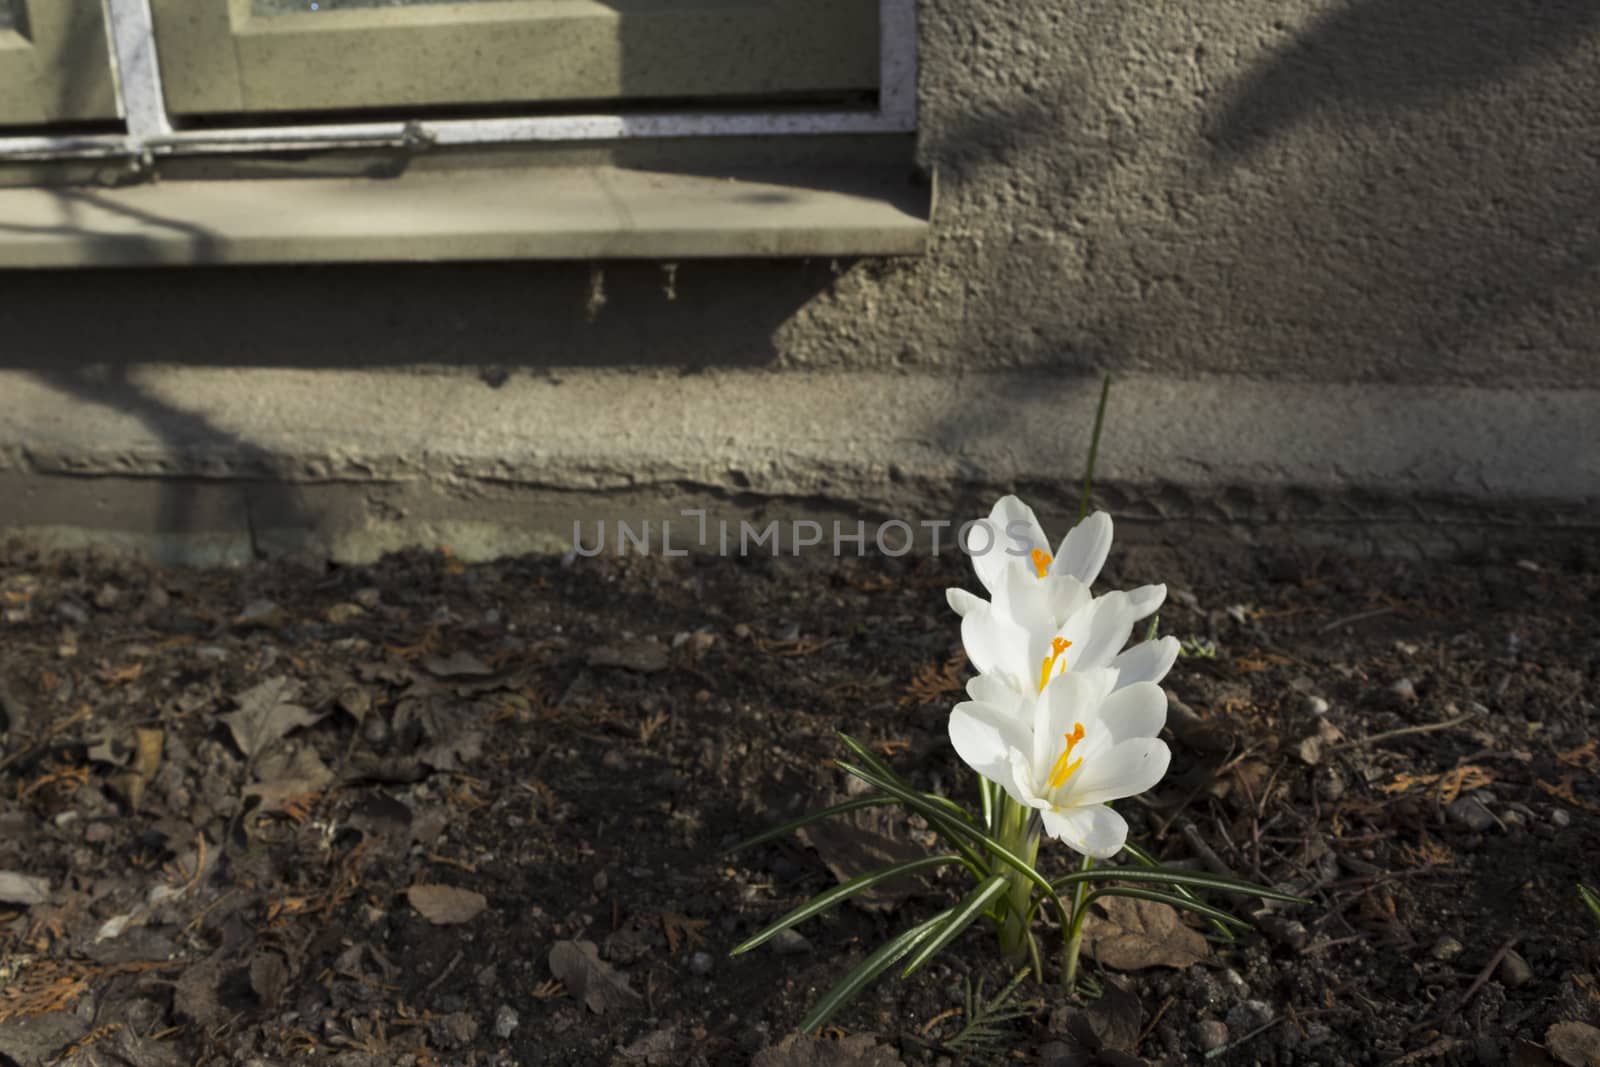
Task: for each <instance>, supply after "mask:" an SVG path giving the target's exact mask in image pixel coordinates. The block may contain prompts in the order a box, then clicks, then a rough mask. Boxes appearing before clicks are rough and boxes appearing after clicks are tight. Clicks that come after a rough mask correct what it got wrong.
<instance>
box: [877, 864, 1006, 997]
mask: <svg viewBox="0 0 1600 1067" xmlns="http://www.w3.org/2000/svg"><path fill="white" fill-rule="evenodd" d="M1005 891H1006V879H1005V877H1004V876H1003V875H998V874H997V875H994V876H993V877H992V878H990V879H989V880H988V881H986V882H983V883H981V884H979V886H978V887H977V888H976V889H974V890H973V891H972V892H970V893H968V894H967V895H966V896H965V897H964V898H962V901H961V903H959V904H957V905H956V907H955V910H954V911H953V912H952V913H951V915H950V918H949V920H948V921H947V922H946V923H945V924H944V925H943V926H942V927H940V928H939V932H938V933H936V934H934V935H933V936H932V937H930V938H928V939H927V940H926V941H924V942H923V943H922V946H921V947H920V948H918V949H917V954H916V955H915V956H913V957H911V962H910V963H908V964H906V969H905V970H903V971H901V972H900V977H901V978H909V977H911V976H912V975H913V974H915V973H916V971H917V969H918V968H920V967H921V966H922V965H923V964H924V963H927V962H928V961H929V960H931V959H933V957H934V956H936V955H938V954H939V952H940V951H941V950H943V949H944V947H945V946H946V945H948V944H950V942H952V941H954V940H955V939H956V938H957V937H960V936H961V932H962V931H963V930H965V929H966V928H967V927H969V926H971V925H972V924H973V923H974V922H976V921H977V920H978V918H979V917H980V916H981V915H983V912H984V909H985V908H987V907H988V906H989V902H990V901H991V900H993V899H994V898H995V897H997V896H999V895H1000V894H1001V893H1004V892H1005Z"/></svg>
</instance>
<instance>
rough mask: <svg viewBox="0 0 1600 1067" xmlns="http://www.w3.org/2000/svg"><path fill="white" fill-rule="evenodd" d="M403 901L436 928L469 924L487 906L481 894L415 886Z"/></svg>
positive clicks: (486, 899)
mask: <svg viewBox="0 0 1600 1067" xmlns="http://www.w3.org/2000/svg"><path fill="white" fill-rule="evenodd" d="M406 900H408V901H410V903H411V906H412V907H413V908H416V909H417V911H418V912H419V913H421V915H422V917H423V918H424V919H427V920H428V921H429V922H430V923H432V924H433V925H435V926H454V925H457V924H459V923H464V922H471V921H472V920H473V919H475V918H477V917H478V914H479V913H480V912H482V911H483V909H484V908H487V907H488V906H489V901H488V898H486V897H485V896H484V895H483V894H482V893H475V892H473V891H472V890H470V889H458V888H456V887H455V886H450V885H427V884H424V885H414V886H412V887H411V888H410V889H407V890H406Z"/></svg>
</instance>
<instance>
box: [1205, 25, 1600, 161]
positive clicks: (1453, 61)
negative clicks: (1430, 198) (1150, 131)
mask: <svg viewBox="0 0 1600 1067" xmlns="http://www.w3.org/2000/svg"><path fill="white" fill-rule="evenodd" d="M1597 25H1600V4H1595V3H1594V2H1593V0H1355V2H1353V3H1345V4H1343V5H1342V6H1340V7H1338V8H1337V9H1336V10H1334V11H1331V12H1329V13H1328V14H1326V15H1324V16H1323V17H1322V18H1320V19H1318V20H1317V21H1316V23H1315V24H1313V25H1312V26H1311V28H1310V29H1309V30H1308V31H1307V32H1305V33H1303V34H1301V35H1299V36H1298V37H1297V38H1295V40H1294V41H1293V42H1292V43H1291V44H1290V45H1289V46H1288V47H1286V48H1284V49H1282V50H1280V51H1279V52H1278V53H1277V54H1276V55H1274V56H1273V57H1272V58H1271V60H1269V61H1268V62H1266V63H1264V64H1262V65H1260V66H1259V67H1258V68H1257V69H1256V70H1255V71H1254V72H1252V73H1251V75H1250V76H1249V77H1248V78H1246V79H1245V80H1244V82H1243V83H1242V84H1240V85H1239V86H1238V87H1236V89H1235V90H1234V91H1233V92H1231V93H1230V94H1229V95H1230V98H1231V99H1230V100H1229V102H1228V104H1227V106H1226V107H1224V108H1223V110H1222V111H1221V113H1220V114H1218V115H1217V116H1216V118H1215V120H1214V122H1213V123H1212V124H1211V126H1210V130H1209V135H1210V137H1211V139H1212V141H1213V143H1214V145H1215V152H1216V154H1217V156H1219V157H1220V158H1221V159H1224V160H1233V161H1237V160H1240V159H1243V158H1245V157H1247V156H1249V155H1251V154H1252V153H1253V152H1255V151H1256V150H1258V149H1259V148H1261V147H1262V146H1263V145H1265V144H1266V143H1268V142H1270V141H1272V140H1273V139H1274V138H1276V137H1277V136H1279V135H1280V134H1282V133H1284V132H1285V131H1287V130H1288V129H1290V128H1291V127H1293V126H1295V125H1297V124H1299V123H1301V122H1303V121H1306V120H1307V119H1309V118H1310V117H1311V116H1314V115H1318V114H1325V113H1337V114H1339V115H1340V116H1342V117H1344V118H1346V119H1348V120H1350V121H1363V120H1365V119H1373V118H1379V119H1381V118H1382V117H1384V116H1387V115H1390V114H1392V113H1393V112H1395V111H1397V110H1428V109H1433V108H1436V107H1438V106H1440V105H1441V104H1444V103H1446V102H1448V101H1449V100H1451V99H1453V98H1454V97H1456V96H1458V95H1460V94H1461V93H1464V92H1471V91H1476V90H1479V89H1481V88H1482V87H1483V86H1485V85H1488V84H1490V83H1493V82H1495V81H1498V80H1500V79H1503V78H1505V77H1507V76H1508V75H1510V74H1511V73H1512V72H1514V71H1516V70H1517V69H1518V68H1520V67H1523V66H1526V65H1528V64H1532V63H1537V62H1539V61H1541V60H1544V59H1547V58H1550V57H1555V56H1560V55H1562V54H1565V53H1569V52H1571V51H1573V50H1575V49H1579V48H1582V47H1584V46H1585V45H1586V44H1587V43H1589V42H1588V41H1587V39H1586V37H1587V34H1589V33H1590V31H1592V30H1593V29H1594V28H1595V27H1596V26H1597Z"/></svg>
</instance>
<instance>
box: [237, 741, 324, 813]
mask: <svg viewBox="0 0 1600 1067" xmlns="http://www.w3.org/2000/svg"><path fill="white" fill-rule="evenodd" d="M256 774H257V776H258V777H259V779H260V780H259V781H257V782H253V783H252V784H250V785H247V786H245V787H244V795H245V796H247V797H260V798H261V806H260V807H259V808H257V809H256V810H257V811H259V812H260V813H261V814H264V815H265V814H273V813H276V812H285V813H287V814H289V815H291V816H295V817H297V818H298V817H300V816H301V815H302V814H303V813H304V812H305V810H306V809H307V807H308V806H309V804H310V803H311V801H312V800H313V799H314V798H315V797H316V795H317V794H318V793H321V792H322V791H323V789H325V788H327V786H328V783H329V782H331V781H333V772H332V771H330V770H328V768H327V766H326V765H325V764H324V763H323V762H322V760H321V759H320V758H319V757H318V756H317V754H316V752H314V751H313V750H311V749H309V748H301V749H297V750H296V751H295V753H294V755H293V756H281V755H278V754H276V753H274V754H273V755H271V756H268V757H267V758H266V759H263V760H262V761H261V765H260V766H259V767H258V768H257V769H256Z"/></svg>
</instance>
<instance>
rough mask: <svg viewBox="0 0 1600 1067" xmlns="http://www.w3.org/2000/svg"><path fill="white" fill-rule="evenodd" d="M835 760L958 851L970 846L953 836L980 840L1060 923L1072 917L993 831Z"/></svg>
mask: <svg viewBox="0 0 1600 1067" xmlns="http://www.w3.org/2000/svg"><path fill="white" fill-rule="evenodd" d="M835 762H837V763H838V765H839V766H840V768H842V769H843V770H845V771H847V772H848V773H850V774H853V775H855V776H856V777H857V778H860V779H861V780H862V781H863V782H866V783H868V784H869V785H875V786H877V787H878V788H879V789H882V790H883V791H884V792H885V793H888V794H889V795H890V796H895V797H899V798H900V799H901V800H903V801H904V802H905V803H906V804H907V805H908V806H910V807H914V808H917V810H918V811H920V812H921V813H922V816H923V818H925V819H927V820H928V821H929V822H930V823H932V824H933V825H934V826H935V827H937V828H938V829H940V830H943V831H944V833H945V836H946V837H947V838H949V839H950V843H951V845H952V846H953V847H955V848H956V849H957V850H958V851H961V852H962V853H963V854H964V855H965V854H966V853H967V852H968V851H970V849H966V848H964V847H963V846H962V844H961V842H959V841H957V840H956V838H957V837H960V836H965V837H967V838H969V839H972V840H975V841H978V842H980V843H981V844H982V845H983V846H984V847H985V848H987V849H988V850H989V852H990V853H991V854H992V855H994V856H995V857H997V858H998V859H1000V860H1002V861H1004V862H1005V863H1007V864H1009V865H1010V866H1012V867H1014V868H1016V869H1017V870H1018V871H1020V872H1021V873H1022V875H1023V877H1025V878H1027V879H1028V881H1030V882H1032V883H1033V884H1034V886H1035V887H1036V888H1038V889H1039V891H1040V892H1041V893H1043V894H1044V898H1045V899H1046V900H1048V901H1051V902H1052V903H1054V904H1055V906H1056V910H1057V911H1058V912H1060V914H1061V922H1062V923H1063V925H1065V924H1066V923H1069V922H1071V921H1072V920H1071V917H1070V916H1069V915H1068V913H1067V908H1066V905H1064V904H1062V903H1061V898H1060V897H1059V896H1057V895H1056V889H1055V887H1054V886H1052V885H1051V884H1050V882H1049V880H1048V879H1046V878H1045V876H1044V875H1042V874H1040V873H1039V872H1038V871H1036V870H1034V869H1033V866H1032V865H1031V864H1029V863H1028V861H1027V860H1024V859H1023V858H1022V857H1020V856H1018V855H1017V854H1016V853H1015V852H1012V851H1011V850H1010V849H1008V848H1006V847H1005V846H1004V845H1002V844H1001V843H1000V842H999V841H998V840H997V839H996V838H995V837H994V835H992V834H987V833H984V832H983V831H982V830H979V829H978V828H977V827H975V826H970V825H968V824H967V823H961V822H955V821H953V820H951V819H950V818H949V817H947V816H945V815H943V814H941V813H940V812H939V810H938V809H937V808H934V807H932V806H931V805H927V804H926V803H922V806H920V807H919V806H918V805H919V802H921V796H920V794H918V793H916V792H914V791H908V790H903V789H902V788H901V787H900V786H897V785H895V784H894V783H892V782H888V781H885V780H884V779H882V778H878V777H876V776H874V775H872V774H870V773H869V772H867V771H863V770H862V769H861V768H860V767H854V766H851V765H850V764H848V763H845V762H844V761H843V760H837V761H835ZM976 862H977V864H978V866H980V867H982V868H983V869H984V870H991V869H992V868H993V866H994V865H993V864H992V863H986V862H984V861H983V859H982V858H981V857H979V858H977V860H976Z"/></svg>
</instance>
